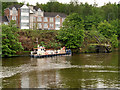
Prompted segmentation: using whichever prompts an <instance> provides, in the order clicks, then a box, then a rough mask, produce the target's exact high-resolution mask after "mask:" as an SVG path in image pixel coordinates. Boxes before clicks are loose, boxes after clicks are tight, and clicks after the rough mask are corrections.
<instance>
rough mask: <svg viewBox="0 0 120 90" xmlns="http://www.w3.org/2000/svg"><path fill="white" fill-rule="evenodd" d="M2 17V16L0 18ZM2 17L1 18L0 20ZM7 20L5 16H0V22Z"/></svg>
mask: <svg viewBox="0 0 120 90" xmlns="http://www.w3.org/2000/svg"><path fill="white" fill-rule="evenodd" d="M1 17H2V18H1ZM1 19H2V20H1ZM1 21H2V22H9V21H8V19H7V17H6V16H0V22H1Z"/></svg>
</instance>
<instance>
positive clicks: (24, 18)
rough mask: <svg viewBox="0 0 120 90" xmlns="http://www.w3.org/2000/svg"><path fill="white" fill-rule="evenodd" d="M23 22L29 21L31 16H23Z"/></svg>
mask: <svg viewBox="0 0 120 90" xmlns="http://www.w3.org/2000/svg"><path fill="white" fill-rule="evenodd" d="M21 20H29V16H21Z"/></svg>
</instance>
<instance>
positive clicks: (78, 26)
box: [58, 13, 84, 48]
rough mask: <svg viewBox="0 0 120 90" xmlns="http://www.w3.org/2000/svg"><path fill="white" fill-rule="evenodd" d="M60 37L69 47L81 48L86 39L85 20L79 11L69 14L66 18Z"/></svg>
mask: <svg viewBox="0 0 120 90" xmlns="http://www.w3.org/2000/svg"><path fill="white" fill-rule="evenodd" d="M58 39H59V40H60V41H61V42H62V43H64V45H65V46H66V47H67V48H79V47H80V46H81V45H82V42H83V40H84V27H83V20H82V18H81V17H80V16H79V15H78V14H77V13H73V14H71V15H69V16H68V17H67V18H66V19H65V21H64V23H63V27H62V28H61V30H60V32H59V34H58Z"/></svg>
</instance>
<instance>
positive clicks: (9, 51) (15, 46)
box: [2, 25, 23, 56]
mask: <svg viewBox="0 0 120 90" xmlns="http://www.w3.org/2000/svg"><path fill="white" fill-rule="evenodd" d="M17 31H18V29H17V28H16V27H15V26H14V25H12V26H9V25H2V56H12V55H15V54H16V53H17V52H19V51H21V50H23V47H22V45H21V43H20V42H19V41H18V38H17V37H18V34H17Z"/></svg>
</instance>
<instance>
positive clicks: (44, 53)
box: [31, 45, 72, 58]
mask: <svg viewBox="0 0 120 90" xmlns="http://www.w3.org/2000/svg"><path fill="white" fill-rule="evenodd" d="M71 54H72V53H71V50H70V49H66V48H65V47H63V48H61V49H60V50H46V49H45V47H43V46H39V45H38V47H37V48H34V51H31V57H35V58H44V57H53V56H62V55H71Z"/></svg>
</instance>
